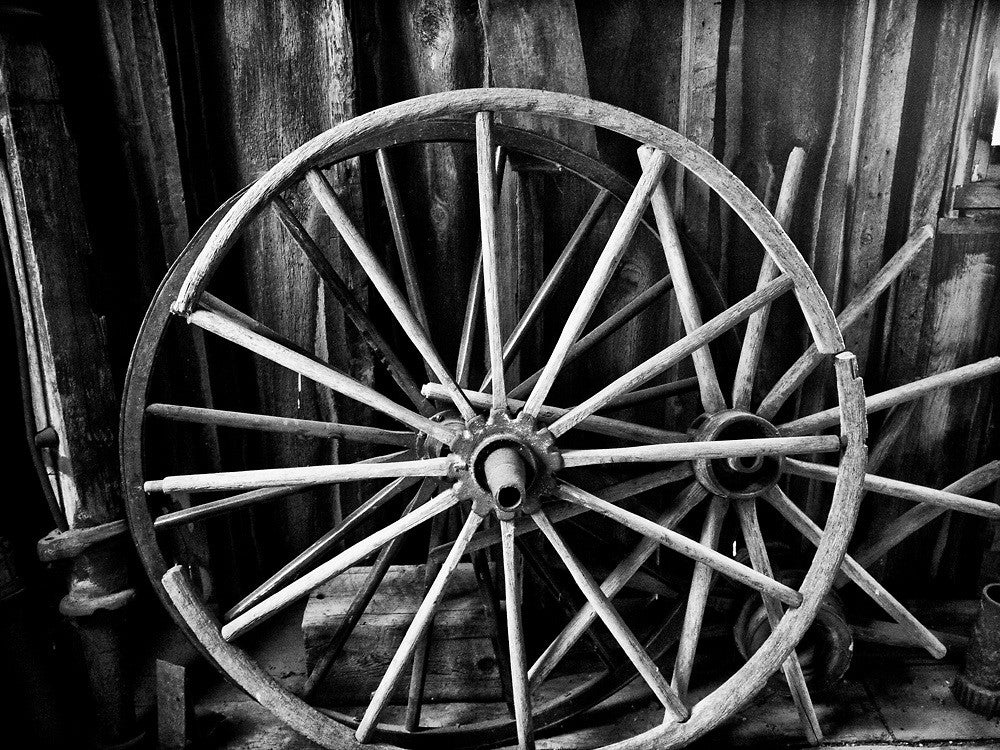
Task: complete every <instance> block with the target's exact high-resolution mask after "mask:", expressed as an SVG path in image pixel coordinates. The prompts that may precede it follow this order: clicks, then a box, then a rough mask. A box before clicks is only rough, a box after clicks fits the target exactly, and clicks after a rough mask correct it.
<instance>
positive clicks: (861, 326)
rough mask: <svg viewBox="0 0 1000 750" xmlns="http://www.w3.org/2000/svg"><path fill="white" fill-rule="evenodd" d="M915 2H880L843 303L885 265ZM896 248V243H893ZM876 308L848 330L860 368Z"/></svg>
mask: <svg viewBox="0 0 1000 750" xmlns="http://www.w3.org/2000/svg"><path fill="white" fill-rule="evenodd" d="M915 19H916V3H914V2H912V0H894V1H893V2H888V3H878V4H877V10H876V12H875V23H874V30H873V38H872V42H871V52H870V67H869V73H868V75H869V78H868V80H867V82H862V85H863V86H864V88H865V89H866V91H867V94H866V96H865V101H864V107H863V109H862V110H861V120H860V121H858V122H857V123H856V132H857V140H856V143H857V151H856V153H854V154H852V155H851V158H852V159H853V160H854V162H853V164H849V168H848V174H847V179H848V186H849V187H848V189H849V191H850V192H851V196H850V203H849V205H848V217H849V220H848V223H847V227H846V231H845V235H844V281H843V285H842V286H843V290H842V299H841V300H839V304H840V305H843V304H846V303H847V302H848V301H850V300H851V299H852V298H853V297H854V295H855V294H857V292H858V291H860V290H861V289H862V288H863V287H864V286H865V284H867V283H868V282H869V281H870V280H871V277H872V276H873V275H875V273H876V272H877V271H878V270H879V268H881V267H882V263H883V261H884V259H885V257H886V253H885V240H886V228H887V221H888V215H889V201H890V197H891V195H892V190H893V179H894V176H895V169H894V168H895V164H896V154H897V150H898V148H899V137H900V133H901V123H902V114H903V101H904V93H905V91H906V83H907V75H908V73H909V66H910V50H911V45H912V42H913V28H914V22H915ZM892 250H895V248H892ZM874 319H875V316H874V314H871V313H870V314H868V315H865V316H863V317H862V318H861V319H860V320H858V322H857V323H856V324H855V325H854V326H853V327H852V328H851V329H850V330H848V331H846V332H845V333H844V338H845V341H846V343H847V349H848V350H849V351H852V352H854V353H855V355H856V356H857V357H858V367H859V368H860V369H861V371H862V372H864V371H865V365H866V362H867V359H868V357H869V354H870V352H869V348H870V346H871V341H872V333H873V331H872V322H873V320H874Z"/></svg>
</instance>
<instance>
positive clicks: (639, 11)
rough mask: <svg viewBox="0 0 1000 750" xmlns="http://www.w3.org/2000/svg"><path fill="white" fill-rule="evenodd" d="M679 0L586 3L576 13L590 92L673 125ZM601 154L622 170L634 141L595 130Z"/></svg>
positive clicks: (632, 168) (631, 167)
mask: <svg viewBox="0 0 1000 750" xmlns="http://www.w3.org/2000/svg"><path fill="white" fill-rule="evenodd" d="M683 2H684V0H668V1H666V2H664V1H663V0H620V1H619V2H614V3H588V4H587V8H586V10H585V11H583V10H581V12H580V13H579V15H578V22H579V26H580V39H581V44H582V48H583V55H584V61H585V63H586V69H587V83H588V88H589V90H590V94H591V96H593V98H594V99H597V100H598V101H602V102H609V103H611V104H615V105H617V106H619V107H623V108H624V109H627V110H629V111H631V112H635V113H637V114H640V115H643V116H644V117H649V118H650V119H652V120H655V121H656V122H659V123H662V124H664V125H667V126H669V127H672V128H676V127H677V108H678V106H679V102H678V98H679V92H680V82H679V76H680V48H681V22H682V19H683ZM597 139H598V143H599V145H600V152H601V157H602V158H603V159H604V160H605V161H607V162H608V163H609V164H612V165H614V166H615V167H616V168H617V169H618V170H620V171H621V172H623V173H624V174H626V175H630V176H633V177H634V176H635V175H637V174H638V172H639V169H638V165H637V164H636V159H635V145H634V144H632V143H627V142H625V141H624V139H616V138H613V137H611V136H609V135H608V134H606V133H601V132H598V133H597Z"/></svg>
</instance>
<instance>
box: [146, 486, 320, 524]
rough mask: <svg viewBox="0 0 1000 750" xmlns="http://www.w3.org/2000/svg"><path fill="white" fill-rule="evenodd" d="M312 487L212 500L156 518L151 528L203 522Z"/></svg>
mask: <svg viewBox="0 0 1000 750" xmlns="http://www.w3.org/2000/svg"><path fill="white" fill-rule="evenodd" d="M311 487H312V485H308V484H307V485H298V486H296V487H269V488H268V489H266V490H253V491H252V492H242V493H240V494H239V495H233V496H232V497H224V498H222V499H221V500H212V501H211V502H208V503H202V504H201V505H193V506H191V507H190V508H183V509H181V510H175V511H171V512H170V513H164V514H163V515H161V516H157V517H156V520H155V521H153V528H154V529H156V530H157V531H162V530H165V529H172V528H175V527H177V526H183V525H184V524H187V523H194V522H195V521H203V520H205V519H206V518H215V517H216V516H220V515H222V514H223V513H231V512H232V511H234V510H239V509H240V508H246V507H249V506H251V505H256V504H257V503H263V502H266V501H268V500H277V499H278V498H281V497H288V496H289V495H294V494H295V493H296V492H304V491H305V490H308V489H311Z"/></svg>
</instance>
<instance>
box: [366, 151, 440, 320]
mask: <svg viewBox="0 0 1000 750" xmlns="http://www.w3.org/2000/svg"><path fill="white" fill-rule="evenodd" d="M375 163H376V165H377V166H378V176H379V180H380V181H381V182H382V193H383V194H384V195H385V207H386V208H387V209H388V210H389V224H390V225H391V226H392V236H393V239H394V240H395V241H396V253H397V254H398V255H399V267H400V269H401V270H402V272H403V283H404V285H405V286H406V296H407V297H408V298H409V300H410V307H411V308H412V309H413V314H414V315H415V316H416V318H417V321H418V322H419V323H420V325H421V326H423V328H424V330H425V331H430V330H431V326H430V323H428V321H427V306H426V305H425V304H424V293H423V290H422V289H421V286H420V275H419V273H417V261H416V258H415V257H414V255H413V244H412V243H411V241H410V229H409V227H408V226H407V222H406V212H405V211H404V210H403V201H402V198H401V197H400V195H399V186H398V185H397V184H396V175H395V173H394V170H393V168H392V161H391V160H390V159H389V154H388V152H387V151H386V150H385V149H384V148H380V149H379V150H378V151H376V152H375Z"/></svg>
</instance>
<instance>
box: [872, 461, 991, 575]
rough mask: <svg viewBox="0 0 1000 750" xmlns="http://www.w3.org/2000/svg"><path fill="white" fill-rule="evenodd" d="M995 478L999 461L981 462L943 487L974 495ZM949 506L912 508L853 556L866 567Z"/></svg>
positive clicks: (948, 490)
mask: <svg viewBox="0 0 1000 750" xmlns="http://www.w3.org/2000/svg"><path fill="white" fill-rule="evenodd" d="M996 481H1000V461H990V462H989V463H988V464H985V465H984V466H980V467H979V468H978V469H976V470H975V471H971V472H969V473H968V474H966V475H965V476H964V477H962V478H961V479H959V480H957V481H955V482H952V483H951V484H949V485H948V486H947V487H945V488H944V491H945V492H954V493H956V494H959V495H974V494H975V493H977V492H980V491H981V490H983V489H985V488H986V487H988V486H989V485H991V484H993V483H994V482H996ZM947 510H948V508H946V507H943V506H940V505H929V504H922V505H918V506H916V507H915V508H910V510H908V511H906V512H905V513H903V514H902V515H900V516H899V517H898V518H896V519H894V520H893V521H892V522H891V523H889V524H887V525H886V526H885V527H883V528H882V529H880V530H879V535H878V539H876V540H875V541H874V542H872V543H871V544H869V545H867V546H865V547H862V548H861V549H859V550H857V551H856V552H855V553H854V559H855V560H857V561H858V563H859V564H861V565H863V566H864V567H866V568H867V567H868V566H869V565H871V564H872V563H874V562H876V561H877V560H880V559H882V558H883V557H885V555H886V554H887V553H888V552H889V550H891V549H892V548H893V547H895V546H896V545H897V544H899V543H900V542H902V541H903V540H904V539H906V538H908V537H909V536H911V535H912V534H913V533H915V532H916V531H918V530H919V529H921V528H923V527H924V526H926V525H927V524H929V523H930V522H931V521H933V520H934V519H935V518H937V517H938V516H940V515H941V514H942V513H945V512H947Z"/></svg>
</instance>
